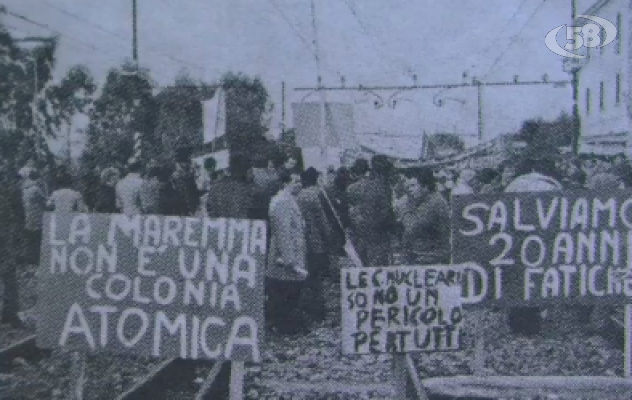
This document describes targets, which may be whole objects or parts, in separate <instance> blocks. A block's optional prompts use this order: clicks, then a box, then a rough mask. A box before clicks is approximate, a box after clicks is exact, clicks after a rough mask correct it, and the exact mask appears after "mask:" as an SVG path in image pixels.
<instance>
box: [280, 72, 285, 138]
mask: <svg viewBox="0 0 632 400" xmlns="http://www.w3.org/2000/svg"><path fill="white" fill-rule="evenodd" d="M284 134H285V81H283V82H281V137H283V135H284Z"/></svg>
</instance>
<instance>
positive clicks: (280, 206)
mask: <svg viewBox="0 0 632 400" xmlns="http://www.w3.org/2000/svg"><path fill="white" fill-rule="evenodd" d="M279 182H280V183H281V186H280V188H279V191H278V192H277V193H276V194H275V196H274V197H273V198H272V201H271V202H270V207H269V211H268V213H269V215H270V246H269V251H268V265H267V267H266V294H267V304H266V323H267V324H268V326H269V328H270V329H271V330H272V331H274V332H276V333H279V334H290V335H292V334H299V333H306V331H307V329H306V326H305V321H304V313H302V312H301V311H302V310H301V308H302V307H301V304H300V300H301V293H302V290H303V289H304V287H305V284H306V283H305V280H306V278H307V277H308V275H309V273H308V271H307V270H306V269H305V266H306V253H307V250H306V249H307V244H306V233H305V229H306V228H305V220H304V219H303V215H302V214H301V210H300V207H299V205H298V204H297V201H296V195H297V194H298V192H299V191H300V190H301V184H300V177H299V176H298V174H292V173H290V172H289V171H282V172H280V173H279Z"/></svg>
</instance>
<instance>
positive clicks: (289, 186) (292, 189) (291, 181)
mask: <svg viewBox="0 0 632 400" xmlns="http://www.w3.org/2000/svg"><path fill="white" fill-rule="evenodd" d="M279 182H280V183H281V190H285V191H287V192H289V193H290V194H291V195H293V196H294V195H296V194H298V192H300V191H301V177H300V175H299V174H297V173H293V172H291V171H289V170H285V171H281V172H280V173H279Z"/></svg>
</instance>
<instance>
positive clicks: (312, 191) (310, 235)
mask: <svg viewBox="0 0 632 400" xmlns="http://www.w3.org/2000/svg"><path fill="white" fill-rule="evenodd" d="M319 176H320V173H319V172H318V171H317V170H316V169H315V168H314V167H309V168H308V169H307V170H305V171H304V172H303V173H302V174H301V185H302V187H303V188H302V190H301V191H300V192H299V194H298V196H297V199H296V200H297V203H298V206H299V209H300V210H301V214H302V215H303V218H304V219H305V241H306V245H307V246H306V247H307V272H308V276H307V293H308V295H307V296H306V298H308V302H307V303H306V305H307V307H306V308H307V312H308V314H309V316H310V318H311V319H312V321H314V322H316V323H320V322H323V321H324V320H325V316H326V315H325V314H326V310H325V297H324V288H323V278H324V276H325V274H326V273H327V271H328V269H329V252H328V250H329V249H330V248H331V246H330V244H331V243H330V238H331V237H332V227H331V226H330V224H329V221H328V219H327V215H326V214H325V210H324V208H323V200H322V198H321V196H322V194H321V189H320V187H319V186H318V178H319Z"/></svg>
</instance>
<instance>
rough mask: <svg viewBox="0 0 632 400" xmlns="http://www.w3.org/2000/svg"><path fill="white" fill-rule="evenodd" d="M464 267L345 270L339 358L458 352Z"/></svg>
mask: <svg viewBox="0 0 632 400" xmlns="http://www.w3.org/2000/svg"><path fill="white" fill-rule="evenodd" d="M464 274H465V269H464V268H463V266H398V267H384V268H345V269H343V270H342V274H341V279H342V280H341V287H342V352H343V354H379V353H409V352H419V351H451V350H458V349H459V348H460V345H461V328H462V322H463V309H462V305H461V303H462V299H461V296H462V294H461V283H462V281H463V278H464Z"/></svg>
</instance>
